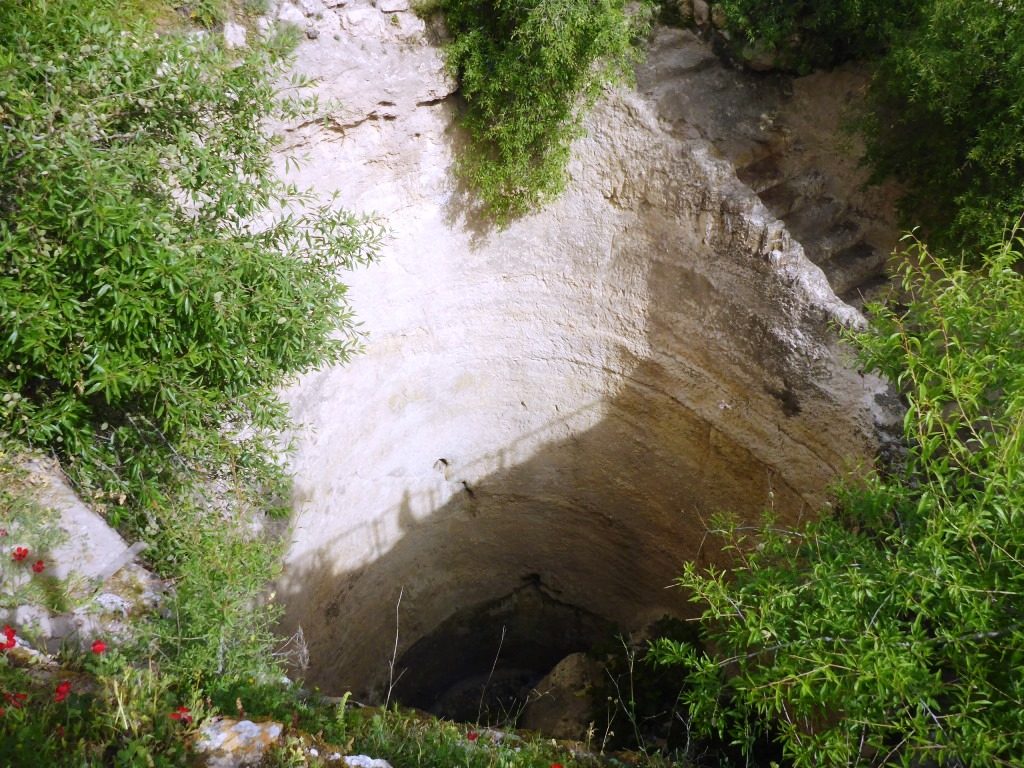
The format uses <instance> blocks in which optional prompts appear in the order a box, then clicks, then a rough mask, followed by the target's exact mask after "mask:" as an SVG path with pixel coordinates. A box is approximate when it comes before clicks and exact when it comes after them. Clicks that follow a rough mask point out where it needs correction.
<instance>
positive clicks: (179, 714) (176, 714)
mask: <svg viewBox="0 0 1024 768" xmlns="http://www.w3.org/2000/svg"><path fill="white" fill-rule="evenodd" d="M189 711H190V710H189V708H188V707H178V708H177V709H176V710H174V711H173V712H171V713H170V714H169V715H167V716H168V717H169V718H171V720H180V721H181V722H183V723H191V722H192V715H190V714H189Z"/></svg>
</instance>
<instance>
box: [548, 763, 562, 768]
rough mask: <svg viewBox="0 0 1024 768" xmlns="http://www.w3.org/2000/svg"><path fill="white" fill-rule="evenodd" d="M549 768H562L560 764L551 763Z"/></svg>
mask: <svg viewBox="0 0 1024 768" xmlns="http://www.w3.org/2000/svg"><path fill="white" fill-rule="evenodd" d="M551 768H562V764H561V763H552V764H551Z"/></svg>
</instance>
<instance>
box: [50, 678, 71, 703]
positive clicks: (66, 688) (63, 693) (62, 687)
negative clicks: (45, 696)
mask: <svg viewBox="0 0 1024 768" xmlns="http://www.w3.org/2000/svg"><path fill="white" fill-rule="evenodd" d="M69 693H71V683H69V682H68V681H67V680H65V681H64V682H63V683H58V685H57V688H56V690H55V691H54V692H53V700H54V701H57V702H60V701H64V699H66V698H67V697H68V694H69Z"/></svg>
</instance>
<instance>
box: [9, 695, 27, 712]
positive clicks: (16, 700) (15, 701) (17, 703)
mask: <svg viewBox="0 0 1024 768" xmlns="http://www.w3.org/2000/svg"><path fill="white" fill-rule="evenodd" d="M4 699H6V700H7V703H8V704H10V705H11V706H12V707H14V708H15V709H21V705H22V704H24V703H25V701H26V700H27V699H28V694H27V693H5V694H4Z"/></svg>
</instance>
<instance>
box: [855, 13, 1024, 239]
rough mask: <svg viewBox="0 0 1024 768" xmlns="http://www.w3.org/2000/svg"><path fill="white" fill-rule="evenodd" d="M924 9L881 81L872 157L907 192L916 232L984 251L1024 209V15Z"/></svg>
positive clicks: (905, 209) (870, 126)
mask: <svg viewBox="0 0 1024 768" xmlns="http://www.w3.org/2000/svg"><path fill="white" fill-rule="evenodd" d="M925 7H926V11H925V14H924V18H923V19H922V21H921V23H920V24H918V25H917V26H915V28H914V29H912V30H910V31H908V32H907V33H906V34H905V35H901V36H898V37H896V38H894V39H893V47H892V50H891V51H890V53H889V54H888V56H886V58H885V59H884V60H883V61H882V63H881V65H880V68H879V70H878V72H877V74H876V76H875V78H874V82H873V85H872V88H871V93H870V108H871V111H870V113H869V115H868V117H867V119H866V122H865V125H864V129H865V133H866V136H867V139H868V159H869V161H870V162H871V164H872V166H873V168H874V169H875V171H876V177H882V176H893V177H895V178H896V179H897V180H899V181H900V182H901V183H902V184H903V187H904V189H905V190H906V194H905V195H904V197H903V199H902V202H901V211H902V214H903V218H904V220H905V222H906V223H907V224H908V225H918V224H921V225H924V226H925V231H926V234H927V238H928V240H929V242H931V243H932V244H933V245H937V246H948V247H954V248H965V249H967V250H968V251H980V250H981V248H982V246H983V245H984V244H986V243H990V242H994V241H995V240H998V239H1000V238H1001V236H1002V234H1003V227H1004V226H1005V225H1006V223H1007V222H1008V221H1013V220H1015V219H1016V217H1017V216H1018V215H1019V214H1020V212H1021V210H1024V14H1021V13H1020V12H1018V11H1017V10H1015V9H1014V7H1013V5H1012V4H1008V3H999V2H991V1H990V0H930V2H929V3H928V4H927V5H926V6H925Z"/></svg>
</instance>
